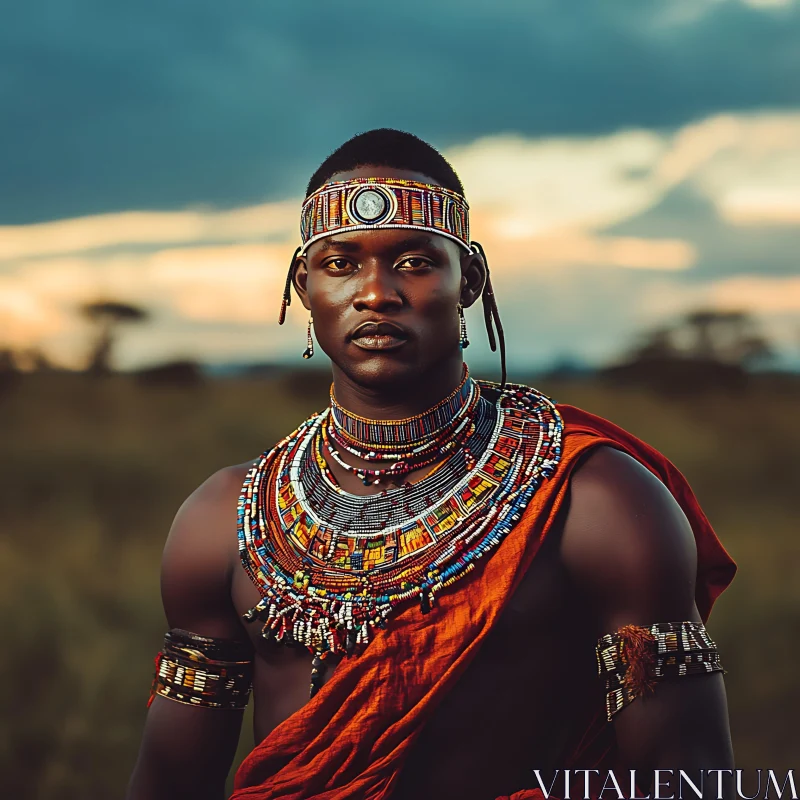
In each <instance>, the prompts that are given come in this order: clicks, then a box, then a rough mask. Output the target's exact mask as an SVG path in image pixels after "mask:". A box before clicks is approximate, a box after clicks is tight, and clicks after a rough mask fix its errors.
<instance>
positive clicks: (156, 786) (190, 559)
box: [128, 467, 247, 800]
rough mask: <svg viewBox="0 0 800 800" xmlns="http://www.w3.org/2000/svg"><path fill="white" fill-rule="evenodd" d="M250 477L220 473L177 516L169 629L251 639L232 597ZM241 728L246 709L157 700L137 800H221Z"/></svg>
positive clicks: (234, 470)
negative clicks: (242, 494)
mask: <svg viewBox="0 0 800 800" xmlns="http://www.w3.org/2000/svg"><path fill="white" fill-rule="evenodd" d="M245 472H246V467H230V468H227V469H225V470H221V471H220V472H217V473H216V474H215V475H213V476H212V477H211V478H209V479H208V480H207V481H206V482H205V483H204V484H203V485H202V486H200V487H199V488H198V489H197V490H196V491H195V492H194V493H193V494H192V495H191V496H190V497H189V498H188V499H187V500H186V502H184V504H183V505H182V506H181V508H180V510H179V511H178V513H177V514H176V516H175V520H174V522H173V524H172V527H171V529H170V532H169V536H168V538H167V543H166V546H165V548H164V555H163V560H162V569H161V595H162V600H163V604H164V612H165V614H166V617H167V623H168V626H169V628H182V629H184V630H188V631H191V632H192V633H197V634H200V635H203V636H208V637H214V638H225V639H245V638H247V637H246V634H245V632H244V629H243V627H242V625H241V623H240V621H239V618H238V615H237V613H236V610H235V609H234V607H233V604H232V601H231V594H230V582H231V576H232V569H233V565H234V563H235V554H236V504H237V500H238V495H239V491H240V489H241V481H242V479H243V477H244V473H245ZM241 722H242V712H241V711H237V710H230V709H216V708H200V707H197V706H191V705H187V704H184V703H180V702H177V701H175V700H172V699H170V698H165V697H161V696H156V697H155V698H154V699H153V703H152V705H151V706H150V709H149V711H148V714H147V720H146V722H145V729H144V733H143V736H142V744H141V748H140V751H139V759H138V761H137V764H136V767H135V769H134V772H133V776H132V778H131V783H130V786H129V788H128V798H129V800H139V798H150V799H151V800H156V799H157V798H161V797H164V798H167V797H175V796H178V795H176V792H178V793H179V794H180V793H187V792H191V794H192V796H193V797H197V798H221V797H222V793H223V790H224V783H225V779H226V777H227V774H228V770H229V769H230V765H231V762H232V760H233V756H234V754H235V751H236V745H237V742H238V738H239V732H240V730H241ZM180 796H184V795H183V794H180Z"/></svg>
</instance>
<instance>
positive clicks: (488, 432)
mask: <svg viewBox="0 0 800 800" xmlns="http://www.w3.org/2000/svg"><path fill="white" fill-rule="evenodd" d="M472 383H473V381H472V379H471V378H469V377H468V376H467V377H466V378H465V381H464V383H463V384H462V386H467V387H469V390H470V391H469V392H463V391H462V394H463V395H465V397H464V400H463V402H464V403H466V402H467V398H468V397H470V396H474V391H473V389H472V387H471V386H470V384H472ZM474 384H475V390H477V391H479V393H480V398H479V401H478V402H476V403H475V407H474V410H473V411H472V412H471V414H472V423H473V426H474V428H473V430H472V431H471V432H470V434H469V435H468V436H467V437H466V439H465V440H464V442H463V444H462V446H460V447H458V448H455V449H454V450H453V452H452V453H451V454H450V455H448V456H447V457H446V458H445V460H444V461H443V462H442V463H441V464H440V465H439V466H437V467H436V468H435V469H434V470H433V471H432V472H431V473H429V475H427V476H426V477H425V478H423V479H422V480H420V481H418V482H417V483H415V484H408V485H407V486H400V487H397V488H393V489H388V490H386V491H384V492H383V493H382V494H379V495H370V496H363V497H362V496H360V495H353V494H350V493H348V492H345V491H344V490H342V489H341V487H339V486H338V484H337V482H336V480H335V477H334V476H333V475H332V474H331V473H330V470H329V469H327V466H326V463H325V457H324V449H323V451H322V453H321V452H320V445H319V442H320V440H321V438H322V436H323V430H324V428H325V426H326V425H327V426H330V425H331V419H332V417H331V414H332V408H328V409H326V410H325V411H323V412H321V413H320V414H316V415H314V416H312V417H310V418H309V419H308V420H306V421H305V422H304V423H303V424H302V425H301V426H300V427H299V428H298V429H297V430H296V431H294V432H293V433H292V434H290V435H289V436H287V437H286V438H285V439H283V440H282V441H281V442H279V443H278V444H277V445H276V447H275V448H273V449H272V450H271V451H269V452H267V453H265V454H264V455H263V456H262V457H261V459H260V460H259V461H258V462H257V463H256V464H255V465H254V466H253V467H252V468H251V470H250V472H249V473H248V475H247V478H246V479H245V482H244V486H243V489H242V494H241V497H240V500H239V508H238V533H239V551H240V556H241V559H242V563H243V565H244V567H245V569H246V571H247V573H248V575H249V576H250V578H251V580H252V581H253V583H254V584H255V585H256V587H257V588H258V589H259V591H260V593H261V595H262V599H261V601H260V602H259V603H258V604H257V605H256V606H254V607H253V608H252V609H250V610H249V611H248V612H247V614H246V615H245V619H247V620H248V621H251V622H252V621H255V620H259V621H260V622H261V623H262V634H263V636H264V637H265V638H268V639H269V638H272V637H274V638H275V639H277V640H278V641H288V640H294V641H296V642H298V643H300V644H302V645H304V646H306V647H308V649H309V650H310V651H311V652H313V653H314V655H315V659H314V669H313V673H312V687H311V691H312V695H313V694H314V693H315V691H316V689H317V688H318V686H319V685H320V681H321V675H322V673H323V671H324V667H325V659H326V658H327V656H328V655H330V654H332V653H341V654H348V655H349V654H352V653H354V652H356V651H358V650H359V649H360V648H362V647H363V646H366V645H367V644H368V643H369V641H370V637H371V636H372V635H374V631H375V629H377V628H383V627H385V626H386V624H387V621H388V620H389V619H390V617H391V616H392V614H393V612H394V611H395V610H396V609H397V607H398V606H401V605H403V604H405V603H407V602H408V601H410V600H411V599H413V598H416V599H417V600H418V602H419V604H420V609H421V612H422V613H423V614H425V613H428V612H429V611H430V610H431V608H432V606H434V605H435V602H436V595H437V594H438V593H439V592H440V591H442V590H444V589H446V588H448V587H450V586H451V585H453V584H454V583H455V582H456V581H458V580H459V579H460V578H462V577H463V576H465V575H466V574H468V573H469V572H470V571H471V570H472V569H474V568H475V566H476V564H477V563H478V562H479V561H480V559H481V558H483V557H484V556H486V555H488V554H490V553H491V552H493V551H494V550H495V548H496V547H497V546H498V545H499V544H500V542H502V540H503V539H504V538H505V536H506V534H507V533H508V531H509V530H511V528H512V527H513V526H514V524H515V523H516V522H517V521H518V520H519V518H520V515H521V514H522V511H523V510H524V508H525V506H526V505H527V503H528V502H529V500H530V498H531V497H532V496H533V494H534V493H535V491H536V489H537V487H538V486H539V485H540V483H541V481H542V480H543V479H544V478H546V477H548V476H549V475H551V474H552V472H553V470H554V469H555V468H556V466H557V464H558V462H559V460H560V457H561V435H562V427H563V426H562V422H561V418H560V416H559V414H558V411H557V410H556V408H555V406H554V404H553V403H552V402H551V401H550V400H549V399H548V398H547V397H545V396H544V395H542V394H541V393H539V392H537V391H536V390H535V389H531V388H529V387H525V386H519V385H515V384H508V385H506V387H505V389H504V390H503V391H500V387H499V386H498V385H497V384H491V383H488V382H484V381H477V382H474ZM459 388H460V389H461V387H459ZM460 396H461V395H460ZM489 398H491V399H489ZM373 422H374V424H375V425H376V426H380V425H381V423H379V422H378V421H373ZM322 447H323V448H324V445H322ZM470 464H471V466H470Z"/></svg>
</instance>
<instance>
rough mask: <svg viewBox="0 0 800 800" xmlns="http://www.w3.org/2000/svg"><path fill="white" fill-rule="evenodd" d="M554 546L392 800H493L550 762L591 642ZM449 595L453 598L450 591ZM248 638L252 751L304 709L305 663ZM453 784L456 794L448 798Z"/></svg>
mask: <svg viewBox="0 0 800 800" xmlns="http://www.w3.org/2000/svg"><path fill="white" fill-rule="evenodd" d="M557 540H558V537H557V536H552V537H548V542H546V543H545V545H544V546H543V548H542V550H541V551H540V552H539V553H538V554H537V556H536V558H535V559H534V561H533V563H532V565H531V567H530V569H529V570H528V572H527V573H526V575H525V576H524V578H523V580H522V581H521V583H520V584H519V586H518V587H517V588H516V590H515V592H514V593H513V595H512V596H511V598H509V600H508V602H507V603H506V606H505V608H504V609H503V611H502V613H501V615H500V616H499V618H498V620H497V622H496V623H495V625H494V627H493V629H492V630H491V631H490V633H489V635H488V637H487V639H486V640H485V642H484V644H483V646H482V647H481V649H480V651H479V652H478V654H477V656H476V657H475V658H474V660H473V661H472V662H471V663H470V665H469V666H468V667H467V669H466V671H465V672H464V674H463V675H462V676H461V677H460V679H459V680H458V682H457V683H456V685H455V686H454V688H453V689H452V690H451V691H450V692H449V693H448V695H447V696H446V697H444V698H443V700H442V701H441V703H440V704H439V705H438V707H437V708H436V709H435V711H434V713H433V715H432V716H431V717H430V719H429V720H428V721H427V723H426V725H425V727H424V728H423V730H422V732H421V734H420V736H419V738H418V741H417V742H416V743H415V745H414V747H413V748H412V750H411V752H410V755H409V757H408V759H407V762H406V765H405V767H404V770H403V773H402V777H401V781H400V785H399V786H398V787H397V789H396V791H395V793H393V800H404V798H405V797H414V798H420V797H423V796H425V795H423V794H420V792H421V787H423V786H424V787H427V788H426V791H429V792H430V793H431V794H430V796H432V797H433V796H437V795H436V794H435V792H434V789H436V787H437V786H440V788H439V789H438V790H437V791H440V794H439V795H438V796H458V797H461V798H464V799H465V800H468V798H470V797H475V798H479V797H488V796H490V794H491V792H493V791H495V789H496V788H497V787H500V788H499V790H498V791H497V794H501V793H503V792H502V789H503V787H504V786H505V785H506V784H509V785H512V784H513V785H524V784H520V781H521V780H523V779H524V777H525V775H526V774H527V773H530V771H531V770H532V769H535V768H540V769H543V768H545V767H547V766H548V765H549V764H550V763H555V761H556V760H557V758H558V755H559V753H560V752H561V749H562V748H563V744H564V741H565V739H566V737H567V736H568V734H569V730H570V726H571V723H572V721H573V720H574V718H575V713H576V712H577V710H578V708H579V707H580V705H581V704H582V703H583V704H585V702H586V693H587V692H591V690H592V689H593V688H594V683H595V678H594V661H593V632H592V630H591V629H590V626H589V625H588V624H587V618H588V615H587V613H586V608H585V606H584V604H583V602H582V600H581V599H580V597H579V596H578V595H577V593H576V592H575V590H574V588H573V587H572V586H571V585H570V582H569V579H568V576H567V575H566V572H565V570H564V568H563V565H562V564H561V560H560V556H559V552H558V541H557ZM232 591H233V599H234V603H235V605H236V608H237V610H238V611H239V613H244V611H245V610H247V609H248V608H250V607H251V606H252V605H254V603H255V602H256V601H257V600H258V599H259V593H258V591H257V590H256V588H255V587H254V586H253V585H252V583H251V582H250V580H249V578H248V577H247V576H246V574H245V573H244V571H243V570H237V571H236V573H235V578H234V581H233V587H232ZM451 591H453V592H456V593H457V591H458V587H457V585H455V586H453V587H452V589H451ZM390 624H391V623H390ZM254 625H255V626H257V625H258V623H254ZM248 633H249V634H250V635H251V637H252V638H253V641H254V643H255V645H256V651H257V654H258V655H257V659H256V672H255V678H254V700H255V721H254V726H255V735H256V740H257V741H259V740H261V739H262V738H264V737H266V736H267V735H268V733H269V732H270V731H271V730H272V729H273V728H275V727H276V726H277V725H279V724H280V723H281V722H282V721H283V720H284V719H286V718H288V717H289V716H290V715H292V714H293V713H295V712H296V711H299V710H300V709H301V708H302V707H303V705H304V704H305V703H306V702H308V697H309V681H310V673H311V654H310V653H309V652H308V651H307V650H305V649H304V648H300V647H293V646H286V645H278V644H275V643H273V642H270V643H267V642H264V641H263V640H261V639H260V635H259V629H258V627H254V628H251V629H249V630H248ZM420 657H421V658H424V657H425V656H424V655H420ZM334 671H335V670H334V669H330V670H329V672H328V675H327V679H328V680H329V679H330V677H331V675H332V674H333V673H334ZM576 687H577V690H576ZM454 781H455V783H458V784H461V787H460V788H459V791H458V793H457V794H454V793H453V792H454V788H455V785H454ZM513 785H512V789H511V791H513ZM497 794H491V797H496V796H497Z"/></svg>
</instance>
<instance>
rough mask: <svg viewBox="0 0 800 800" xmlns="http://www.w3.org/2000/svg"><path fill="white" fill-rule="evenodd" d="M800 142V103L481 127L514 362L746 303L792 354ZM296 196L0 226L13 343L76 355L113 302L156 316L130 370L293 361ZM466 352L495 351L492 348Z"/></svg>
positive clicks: (483, 198)
mask: <svg viewBox="0 0 800 800" xmlns="http://www.w3.org/2000/svg"><path fill="white" fill-rule="evenodd" d="M797 134H800V114H798V113H784V114H778V113H776V112H769V113H763V114H757V115H729V114H728V115H720V116H713V117H710V118H708V119H705V120H702V121H700V122H696V123H692V124H689V125H687V126H684V127H683V128H681V129H679V130H677V131H675V132H668V131H659V130H641V129H635V130H629V131H620V132H616V133H611V134H608V135H600V136H568V137H546V138H544V139H536V138H526V137H522V136H519V135H514V136H510V135H500V136H496V137H481V138H478V139H477V140H475V141H474V142H473V143H471V144H467V145H460V146H457V147H454V148H451V149H450V150H448V151H447V152H446V155H447V156H448V157H449V158H450V159H451V160H452V162H453V163H454V165H455V166H456V168H457V169H458V170H459V172H460V174H461V175H462V177H463V179H464V182H465V184H466V186H467V190H468V196H469V198H470V202H471V207H472V230H473V234H474V236H475V237H476V238H478V239H479V240H480V241H481V242H482V244H483V245H484V246H485V247H486V251H487V253H488V256H489V259H490V263H491V267H492V272H493V276H494V278H495V285H496V288H497V292H498V297H499V299H500V302H501V308H502V310H503V315H504V320H505V325H506V329H507V331H508V332H509V339H510V340H512V339H513V341H514V342H515V344H514V345H512V346H511V349H510V357H511V358H512V359H516V363H518V364H530V363H532V359H534V360H535V359H539V361H542V360H546V357H547V353H550V356H551V357H552V355H553V353H558V352H570V353H572V354H574V355H578V356H580V357H583V358H587V359H594V360H604V359H608V358H610V357H612V356H613V354H614V353H615V352H618V351H619V350H620V349H621V348H622V347H623V346H624V345H625V343H626V342H627V341H628V340H629V338H630V337H631V336H633V335H635V334H636V332H637V331H639V330H641V329H643V328H647V327H649V326H650V325H652V324H654V321H657V320H660V319H665V318H666V317H667V316H668V315H670V314H672V315H675V314H679V313H682V312H683V311H685V310H686V309H688V308H690V307H692V306H695V305H711V306H713V307H717V306H719V307H723V306H724V307H738V306H741V307H742V308H745V309H749V310H751V311H752V312H753V313H756V314H758V315H760V318H761V319H763V320H764V322H765V324H768V325H771V326H773V327H772V328H771V330H774V331H775V335H776V337H777V338H778V339H779V340H780V341H781V342H782V343H783V346H785V347H786V348H789V347H792V346H794V345H793V344H792V341H793V340H792V339H791V335H794V334H791V335H790V332H791V331H792V330H795V329H796V328H797V327H798V326H800V308H798V295H799V293H800V290H799V289H798V284H797V279H796V273H797V258H796V253H797V252H798V249H800V224H798V217H797V209H798V192H797V190H796V187H798V186H800V135H797ZM300 202H301V201H300V197H296V198H295V199H293V200H286V199H283V200H280V201H276V202H269V203H261V204H257V205H252V206H242V207H238V208H233V209H219V210H214V209H203V210H187V211H177V212H175V211H147V212H123V213H119V214H106V215H99V216H92V217H87V218H76V219H69V220H60V221H58V222H52V223H40V224H35V225H28V226H7V227H5V228H3V227H0V330H2V338H3V340H4V341H5V342H9V343H11V344H14V345H15V346H22V345H24V344H26V343H27V344H37V345H39V346H41V347H43V348H45V349H46V350H47V352H48V353H51V354H57V355H56V357H57V358H58V359H59V360H60V361H62V362H64V363H70V364H78V363H79V362H80V359H81V358H82V357H83V354H84V352H85V349H86V337H87V334H88V330H87V327H86V325H85V323H83V322H82V321H81V319H80V317H79V316H78V314H77V313H76V309H77V308H78V307H79V306H80V304H81V303H82V302H84V301H86V300H90V299H95V298H99V297H112V298H115V299H121V300H127V301H128V302H133V303H137V304H140V305H143V306H145V307H147V308H148V309H150V310H151V311H152V312H153V319H152V321H151V323H148V324H147V325H142V326H136V327H135V328H134V327H131V328H130V329H128V330H126V332H125V335H124V336H123V337H122V339H121V343H120V344H121V346H120V349H119V351H118V352H119V358H120V361H119V363H120V364H121V365H123V366H134V365H136V364H139V363H142V362H145V361H152V360H155V359H158V358H166V357H170V356H175V355H180V354H192V355H194V356H196V357H199V358H203V359H220V360H225V359H239V358H246V357H247V358H259V357H260V358H277V359H280V358H286V357H292V354H294V353H295V351H296V350H297V345H298V342H300V343H301V344H302V329H303V326H304V324H305V322H306V318H305V315H304V314H302V313H300V312H298V311H297V310H296V309H295V307H293V308H292V312H291V313H290V316H289V323H288V325H287V326H284V328H278V326H277V325H276V324H275V318H276V314H277V308H278V303H279V298H280V295H281V292H282V289H283V282H284V280H285V275H286V268H287V266H288V258H289V256H290V255H291V251H292V247H293V244H294V242H295V239H296V235H297V234H296V226H297V215H298V211H299V207H300ZM470 313H471V314H472V315H473V316H474V315H475V314H477V311H474V310H472V311H471V312H470ZM476 319H477V318H476ZM532 320H535V324H536V329H537V331H540V332H539V333H538V334H537V336H536V338H535V341H534V340H533V339H532V338H531V336H530V335H528V333H527V331H528V328H529V326H530V325H531V321H532ZM793 320H794V322H793ZM779 321H780V325H778V322H779ZM471 324H480V320H477V322H474V321H473V322H471ZM793 325H794V327H792V326H793ZM781 326H782V327H781ZM0 344H2V342H0ZM470 355H471V356H474V357H475V358H477V359H479V360H480V359H484V360H488V359H489V358H490V356H489V354H488V351H486V349H485V347H484V346H483V345H481V344H479V343H478V344H476V347H475V350H472V351H471V352H470Z"/></svg>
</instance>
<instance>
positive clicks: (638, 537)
mask: <svg viewBox="0 0 800 800" xmlns="http://www.w3.org/2000/svg"><path fill="white" fill-rule="evenodd" d="M562 555H563V558H564V561H565V563H566V565H567V568H568V570H569V571H570V572H571V574H572V575H573V576H574V577H575V579H576V580H577V581H578V582H579V583H580V585H582V586H583V587H584V588H585V589H586V591H587V592H588V594H589V596H590V598H591V599H592V600H593V602H594V603H595V606H596V608H597V609H598V614H599V617H600V619H601V620H602V621H603V624H605V625H612V624H615V622H617V621H619V624H627V623H636V624H646V623H652V622H664V621H671V620H676V619H696V618H697V616H696V614H697V612H696V609H695V607H694V588H695V577H696V570H697V552H696V548H695V540H694V534H693V532H692V529H691V526H690V525H689V521H688V520H687V519H686V516H685V514H684V513H683V511H682V510H681V508H680V506H679V505H678V503H677V501H676V500H675V498H674V497H673V496H672V494H671V492H670V491H669V489H668V488H667V487H666V486H665V485H664V484H663V483H662V482H661V481H660V480H659V479H658V478H657V477H656V476H655V475H653V474H652V473H651V472H650V471H649V470H648V469H647V468H646V467H645V466H644V465H643V464H640V463H639V462H638V461H637V460H636V459H634V458H632V457H631V456H629V455H628V454H627V453H624V452H622V451H619V450H616V449H614V448H611V447H606V446H601V447H597V448H595V449H594V450H592V451H591V452H590V453H589V455H588V456H587V457H586V459H585V460H584V462H583V463H582V464H581V465H579V466H578V467H577V468H576V470H575V472H574V473H573V475H572V477H571V480H570V499H569V508H568V511H567V516H566V519H565V522H564V533H563V539H562Z"/></svg>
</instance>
